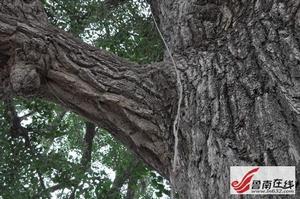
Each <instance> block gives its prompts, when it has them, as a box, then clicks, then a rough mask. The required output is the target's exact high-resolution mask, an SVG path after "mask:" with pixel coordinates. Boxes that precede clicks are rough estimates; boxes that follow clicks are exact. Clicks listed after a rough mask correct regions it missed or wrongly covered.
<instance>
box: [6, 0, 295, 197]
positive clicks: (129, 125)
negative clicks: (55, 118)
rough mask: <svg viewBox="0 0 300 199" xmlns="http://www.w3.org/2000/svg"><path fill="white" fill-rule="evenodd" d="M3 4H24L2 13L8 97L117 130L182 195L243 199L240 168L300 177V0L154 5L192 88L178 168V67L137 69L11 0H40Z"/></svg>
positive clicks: (176, 0)
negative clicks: (275, 168) (237, 189)
mask: <svg viewBox="0 0 300 199" xmlns="http://www.w3.org/2000/svg"><path fill="white" fill-rule="evenodd" d="M1 2H4V3H5V2H6V3H7V4H11V5H12V6H11V7H10V9H8V8H6V7H1V8H0V10H1V14H0V44H1V45H0V70H1V71H0V72H1V73H0V81H1V86H0V93H1V92H2V94H3V93H5V92H10V93H12V92H13V93H14V94H18V95H22V96H25V97H29V96H32V95H36V96H40V97H42V98H45V99H48V100H51V101H55V102H56V103H59V104H61V105H62V106H64V107H66V108H70V109H72V110H73V111H75V112H77V113H79V114H81V115H82V116H84V117H86V118H88V119H89V120H91V121H93V122H94V123H97V124H99V125H100V126H102V127H104V128H106V129H107V130H109V131H110V132H111V133H112V134H113V135H114V136H115V137H117V138H118V139H120V140H121V141H122V142H123V143H124V144H126V145H127V146H128V147H130V148H131V149H133V150H134V151H135V152H136V153H137V154H139V156H140V157H142V158H143V159H144V160H145V161H146V162H147V163H148V164H149V165H151V166H152V167H154V168H155V169H156V170H158V171H159V172H160V173H161V174H163V175H164V176H166V177H168V178H171V179H172V182H173V185H174V186H175V189H176V191H178V193H179V195H180V198H184V199H185V198H191V199H199V198H231V197H233V196H230V194H229V168H230V166H235V165H295V166H296V170H297V178H298V179H299V177H300V175H299V172H298V171H299V169H300V167H299V160H300V154H299V153H300V137H299V133H300V66H299V63H300V48H299V45H300V32H299V31H300V10H299V7H300V1H299V0H289V1H288V0H287V1H279V0H249V1H236V0H225V1H214V0H211V1H196V0H191V1H185V0H165V1H158V0H152V1H150V3H151V5H152V10H153V13H154V15H155V18H156V19H157V20H159V24H160V27H161V31H162V32H163V34H164V37H165V39H166V41H167V43H168V45H169V47H170V49H171V51H172V54H173V57H174V59H175V61H176V67H177V69H178V70H179V72H180V76H181V82H182V85H183V102H182V104H181V114H180V116H181V117H180V121H179V145H178V150H179V163H178V167H177V168H176V170H175V172H173V171H172V164H171V163H172V158H173V149H174V137H173V132H172V125H173V121H174V118H175V114H176V102H177V101H178V99H177V98H176V95H177V93H176V76H175V73H174V71H173V70H172V66H171V65H170V64H168V62H165V63H154V64H151V65H147V66H140V65H137V64H133V63H130V62H128V61H125V60H123V59H121V58H118V57H116V56H113V55H111V54H108V53H106V52H103V51H100V50H96V49H94V48H92V47H88V46H87V45H85V44H82V43H81V42H80V41H77V40H75V39H73V38H72V37H71V36H70V35H68V34H66V33H64V32H62V31H59V30H57V29H55V28H53V27H51V26H49V25H47V24H46V20H45V19H36V18H35V17H30V16H27V17H25V19H24V17H22V16H23V15H24V13H25V15H30V14H28V13H27V14H26V12H22V13H21V14H20V15H19V14H16V13H18V9H19V8H22V6H17V5H13V3H11V2H18V3H19V4H24V5H23V7H26V8H28V6H29V7H30V5H31V6H37V5H38V4H36V3H35V1H17V0H15V1H7V0H0V5H2V6H3V5H4V4H3V3H1ZM13 8H16V9H15V10H14V14H12V12H11V11H10V10H11V9H13ZM33 10H38V11H39V10H40V8H36V9H33ZM41 16H42V15H41ZM297 195H299V194H297ZM245 198H254V196H247V197H245ZM259 198H262V197H261V196H260V197H259ZM273 198H276V197H273ZM278 198H282V196H280V197H278Z"/></svg>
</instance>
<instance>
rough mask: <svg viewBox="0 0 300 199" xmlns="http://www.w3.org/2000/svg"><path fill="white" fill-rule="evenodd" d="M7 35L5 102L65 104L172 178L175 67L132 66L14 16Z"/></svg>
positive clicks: (2, 20)
mask: <svg viewBox="0 0 300 199" xmlns="http://www.w3.org/2000/svg"><path fill="white" fill-rule="evenodd" d="M13 2H15V1H13ZM19 3H22V4H24V6H25V5H27V3H26V2H25V1H24V2H23V1H19ZM30 4H31V5H38V4H32V3H30ZM13 6H15V5H13ZM15 12H17V11H15ZM7 13H8V14H7ZM27 18H30V17H27ZM30 19H31V18H30ZM0 27H1V28H0V43H1V47H0V55H1V56H0V57H2V59H1V89H0V91H2V92H1V93H2V97H4V96H6V95H7V94H8V93H12V94H16V95H21V96H24V97H30V96H38V97H41V98H44V99H46V100H50V101H54V102H56V103H58V104H61V105H62V106H64V107H65V108H68V109H71V110H73V111H75V112H77V113H78V114H80V115H82V116H84V117H86V118H87V119H89V120H90V121H92V122H94V123H96V124H98V125H99V126H101V127H102V128H105V129H107V130H108V131H109V132H111V133H112V134H113V135H114V136H115V137H116V138H118V139H119V140H121V141H122V142H123V143H124V144H125V145H127V146H128V147H130V148H131V149H133V150H134V151H135V152H136V153H138V154H140V155H141V154H143V155H142V158H143V159H144V160H145V161H146V162H148V164H150V165H151V166H152V167H154V168H155V169H157V170H159V171H160V172H161V173H162V174H163V175H164V176H166V177H167V176H168V173H169V172H168V168H169V166H168V164H170V155H171V152H170V148H169V143H170V141H169V140H170V139H171V138H172V135H170V132H169V128H170V125H171V120H172V118H171V115H172V110H173V108H172V107H173V106H174V103H176V98H175V96H176V88H175V87H176V83H174V78H173V75H174V72H172V71H171V66H170V65H169V64H168V63H156V64H152V65H138V64H135V63H131V62H129V61H127V60H124V59H122V58H119V57H117V56H115V55H113V54H110V53H108V52H105V51H102V50H99V49H96V48H93V47H90V46H88V45H86V44H84V43H83V42H81V41H79V40H77V39H75V38H73V37H72V36H71V35H70V34H67V33H65V32H63V31H61V30H58V29H56V28H54V27H52V26H51V25H49V24H47V23H44V20H42V21H36V20H33V19H32V20H28V19H23V18H21V17H20V18H17V17H15V16H11V15H10V14H9V12H2V13H1V14H0ZM170 137H171V138H170Z"/></svg>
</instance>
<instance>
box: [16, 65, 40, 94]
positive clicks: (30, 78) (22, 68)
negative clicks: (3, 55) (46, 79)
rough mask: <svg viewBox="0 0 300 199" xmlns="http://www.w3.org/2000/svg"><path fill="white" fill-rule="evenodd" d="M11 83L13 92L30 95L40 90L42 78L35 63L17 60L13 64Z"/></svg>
mask: <svg viewBox="0 0 300 199" xmlns="http://www.w3.org/2000/svg"><path fill="white" fill-rule="evenodd" d="M10 83H11V86H12V90H13V92H15V93H17V94H20V95H23V96H26V97H30V96H32V95H34V94H36V93H37V92H38V89H39V88H40V85H41V79H40V75H39V74H38V72H37V70H36V67H35V66H34V65H31V64H26V63H24V62H17V63H15V64H14V65H13V66H12V69H11V73H10Z"/></svg>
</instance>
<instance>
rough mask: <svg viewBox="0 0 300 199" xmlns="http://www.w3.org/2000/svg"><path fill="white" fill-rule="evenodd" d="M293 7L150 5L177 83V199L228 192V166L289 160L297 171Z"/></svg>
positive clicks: (296, 21) (299, 56) (299, 70)
mask: <svg viewBox="0 0 300 199" xmlns="http://www.w3.org/2000/svg"><path fill="white" fill-rule="evenodd" d="M153 5H155V2H153ZM299 7H300V1H298V0H295V1H292V0H290V1H276V0H274V1H264V0H257V1H235V0H227V1H195V0H194V1H182V0H169V1H164V2H163V3H160V6H159V9H158V10H155V12H156V14H157V15H158V16H160V25H161V28H162V30H163V32H164V33H165V37H166V39H167V41H168V43H169V45H170V47H171V49H172V52H173V56H174V58H175V59H176V61H177V68H178V70H180V73H181V81H182V83H183V85H184V94H183V96H184V99H183V103H182V106H181V121H180V134H179V136H180V141H179V152H180V153H179V155H180V158H179V159H180V165H179V166H180V168H179V169H178V170H177V173H174V179H175V180H174V181H175V185H176V188H177V190H179V191H180V196H181V197H182V198H193V199H196V198H228V197H230V195H229V188H230V185H229V168H230V166H238V165H295V166H296V170H297V177H298V178H299V177H300V176H299V172H298V171H299V169H300V167H299V160H300V156H299V152H300V139H299V135H300V115H299V114H300V78H299V77H300V65H299V63H300V49H299V45H300V40H299V39H300V32H299V30H300V9H299ZM252 197H254V196H252ZM252 197H251V196H249V197H245V198H252ZM268 197H269V196H268ZM268 197H267V198H268ZM282 197H283V196H280V197H278V198H282ZM259 198H262V197H261V196H259ZM273 198H275V197H273Z"/></svg>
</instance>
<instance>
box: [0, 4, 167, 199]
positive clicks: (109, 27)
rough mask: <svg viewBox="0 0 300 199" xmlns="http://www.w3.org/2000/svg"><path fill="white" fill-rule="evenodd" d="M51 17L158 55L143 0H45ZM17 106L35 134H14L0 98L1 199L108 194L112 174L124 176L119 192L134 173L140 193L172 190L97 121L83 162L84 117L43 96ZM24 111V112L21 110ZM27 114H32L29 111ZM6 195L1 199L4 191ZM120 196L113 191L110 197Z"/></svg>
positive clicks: (90, 38) (118, 46)
mask: <svg viewBox="0 0 300 199" xmlns="http://www.w3.org/2000/svg"><path fill="white" fill-rule="evenodd" d="M42 2H43V3H44V5H45V9H46V11H47V14H48V16H49V19H50V21H51V23H52V24H54V25H55V26H57V27H59V28H62V29H64V30H66V31H69V32H70V33H72V34H74V35H75V36H77V37H79V38H81V39H83V40H84V41H85V42H88V43H90V44H92V45H94V46H96V47H99V48H103V49H106V50H109V51H111V52H113V53H115V54H117V55H119V56H122V57H124V58H127V59H130V60H132V61H136V62H139V63H150V62H153V61H160V60H161V59H162V55H163V49H162V43H161V41H160V39H159V36H158V34H157V32H156V30H155V26H154V24H153V21H152V19H151V17H150V16H149V8H148V5H147V4H146V3H145V2H144V1H141V0H139V1H137V0H125V1H124V0H123V1H120V2H121V3H120V4H117V5H116V4H111V5H110V4H108V3H107V2H109V1H106V3H104V1H103V0H85V1H84V0H43V1H42ZM13 103H14V104H13V107H14V108H15V110H16V112H17V114H18V117H19V118H22V121H21V124H22V127H23V128H24V129H25V131H26V134H27V135H28V137H29V139H30V145H29V146H28V145H26V141H25V140H26V139H25V137H26V136H25V137H24V136H12V131H14V129H12V123H11V119H10V118H9V117H8V112H7V104H5V103H4V102H1V103H0V196H1V197H2V198H3V199H12V198H13V199H19V198H20V199H24V198H69V197H70V195H71V193H72V192H74V193H76V194H75V195H76V198H85V199H89V198H98V199H106V198H108V195H109V194H111V193H110V192H111V191H112V187H113V185H114V183H115V182H114V178H113V176H114V175H116V177H115V178H116V179H117V177H120V176H122V175H124V173H130V175H129V176H128V177H127V178H126V179H125V180H123V181H124V182H123V183H122V184H121V187H120V189H119V190H118V193H117V195H116V198H124V197H125V195H126V188H127V187H129V178H130V179H131V180H132V181H133V182H135V184H134V185H132V186H130V188H131V189H133V190H134V192H135V198H136V199H137V198H139V199H148V198H149V199H150V198H161V197H162V196H164V195H169V191H168V190H167V188H166V186H165V185H166V180H164V179H163V178H162V177H161V176H159V175H158V174H156V173H155V172H153V171H151V170H150V169H149V168H147V167H146V166H145V165H144V164H142V163H141V162H136V158H135V157H134V156H133V155H132V154H131V153H130V152H129V151H128V150H127V149H126V148H125V147H124V146H122V145H121V144H120V143H119V142H118V141H116V140H115V139H113V138H112V137H111V136H110V135H109V134H108V133H107V132H106V131H105V130H103V129H100V128H97V129H96V136H95V137H94V139H93V147H92V151H91V152H92V160H91V167H90V168H89V169H87V170H86V169H85V168H84V167H83V165H82V162H81V161H82V156H83V151H84V141H83V140H84V139H83V137H84V135H85V132H86V126H85V124H86V121H85V120H84V119H82V118H80V117H79V116H77V115H75V114H73V113H70V112H67V111H65V110H63V109H62V108H60V107H59V106H57V105H54V104H52V103H48V102H44V101H41V100H39V99H34V100H31V101H26V100H24V99H14V101H13ZM23 116H24V117H23ZM25 116H26V117H25ZM1 197H0V198H1ZM112 199H114V198H112Z"/></svg>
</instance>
